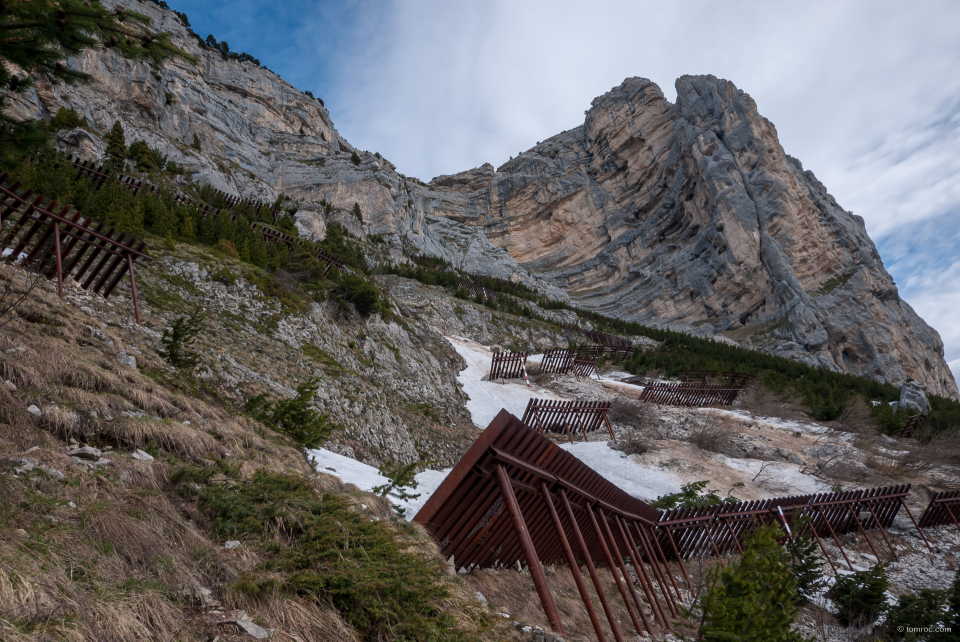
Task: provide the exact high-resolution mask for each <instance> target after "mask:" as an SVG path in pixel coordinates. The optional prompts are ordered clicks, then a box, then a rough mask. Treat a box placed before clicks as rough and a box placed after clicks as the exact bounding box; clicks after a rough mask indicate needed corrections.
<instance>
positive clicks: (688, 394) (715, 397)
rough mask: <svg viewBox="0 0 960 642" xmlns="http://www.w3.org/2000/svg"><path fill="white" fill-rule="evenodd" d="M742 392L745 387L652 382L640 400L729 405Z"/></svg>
mask: <svg viewBox="0 0 960 642" xmlns="http://www.w3.org/2000/svg"><path fill="white" fill-rule="evenodd" d="M741 392H743V388H726V387H724V386H705V385H693V384H687V383H657V382H650V383H647V384H646V385H645V387H644V389H643V392H641V393H640V399H639V400H640V401H644V402H646V403H655V404H659V405H662V406H693V407H701V406H729V405H730V404H732V403H733V402H734V401H735V400H736V399H737V396H738V395H739V394H740V393H741Z"/></svg>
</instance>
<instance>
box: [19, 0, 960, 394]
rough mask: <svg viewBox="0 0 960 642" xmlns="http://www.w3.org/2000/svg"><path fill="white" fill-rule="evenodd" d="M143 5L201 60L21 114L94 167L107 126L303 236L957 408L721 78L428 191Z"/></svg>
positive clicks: (696, 81) (861, 242) (41, 101)
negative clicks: (375, 242) (363, 242)
mask: <svg viewBox="0 0 960 642" xmlns="http://www.w3.org/2000/svg"><path fill="white" fill-rule="evenodd" d="M104 4H105V5H107V6H113V5H115V4H120V3H117V2H115V1H113V0H110V1H108V2H105V3H104ZM136 8H137V10H138V11H141V12H143V13H146V14H148V15H150V16H151V17H152V18H153V19H154V21H155V25H156V27H157V28H158V29H160V30H163V31H169V32H170V33H171V35H172V38H173V41H174V42H176V43H177V44H178V45H180V46H181V47H184V48H185V49H187V50H189V51H190V52H191V53H194V54H196V55H198V56H199V57H200V63H199V64H198V65H197V66H196V67H192V66H190V65H189V64H186V63H184V62H180V61H169V62H167V63H165V64H164V65H163V66H162V67H159V68H151V67H150V66H149V65H147V64H145V63H136V62H131V61H129V60H125V59H123V58H121V57H119V56H117V55H115V54H113V53H111V52H90V53H87V54H85V55H84V56H81V57H79V58H77V59H76V60H74V61H73V63H72V64H75V65H76V66H77V67H78V68H80V69H83V70H84V71H87V72H88V73H90V74H92V75H93V77H94V82H93V83H92V84H91V85H88V86H74V87H63V86H49V85H45V84H43V83H38V85H37V87H36V89H35V90H33V91H31V92H28V93H26V94H23V95H22V96H19V97H15V99H14V100H13V101H12V103H13V107H14V113H15V114H16V115H17V116H20V117H33V118H38V117H39V118H49V117H51V116H52V115H53V114H55V113H56V111H57V109H58V108H59V107H61V106H65V107H69V108H73V109H75V110H77V111H78V112H79V113H80V114H81V115H83V116H84V117H86V118H87V119H88V121H89V122H90V123H91V128H90V130H83V129H77V130H72V131H63V132H60V135H59V137H58V145H59V147H60V149H61V151H63V152H67V153H78V154H80V155H81V156H83V157H85V158H88V159H94V160H100V159H102V158H103V156H104V151H105V144H104V142H103V141H102V139H101V138H100V136H99V133H105V132H106V131H108V130H109V128H110V127H111V126H112V124H113V122H114V121H115V120H119V121H121V122H122V124H123V126H124V128H125V130H126V132H127V139H128V140H135V139H143V140H146V141H147V142H148V143H149V144H150V145H151V147H155V148H157V149H159V150H161V152H162V153H164V154H166V155H168V156H169V158H170V159H171V160H173V161H175V162H177V163H178V164H180V165H183V166H184V167H186V169H187V176H189V177H190V179H192V180H196V181H199V182H207V183H210V184H211V185H213V186H214V187H216V188H218V189H221V190H223V191H225V192H227V193H232V194H236V195H238V196H253V197H256V198H260V199H264V200H266V199H271V198H274V197H275V196H277V195H278V194H280V193H283V194H285V195H287V196H290V197H292V198H295V199H298V200H299V201H300V203H299V211H298V213H297V221H298V228H299V229H300V231H301V233H302V234H306V235H309V236H315V237H322V236H323V234H324V233H325V227H326V224H327V223H328V222H338V223H340V224H342V225H344V226H346V227H347V228H348V229H351V230H352V231H354V232H355V233H358V234H363V233H367V234H381V235H384V237H385V239H386V240H387V245H386V250H385V254H386V256H385V257H384V258H386V259H389V260H391V261H394V262H402V261H405V260H406V255H407V254H409V253H411V252H418V253H423V254H430V255H435V256H438V257H441V258H443V259H445V260H447V261H449V262H450V263H451V264H453V265H455V266H457V267H461V268H463V269H466V270H467V271H471V272H475V273H478V274H482V275H489V276H495V277H499V278H505V279H509V280H514V281H518V282H522V283H524V284H526V285H528V286H530V287H534V288H536V289H538V290H540V291H541V292H543V293H544V294H546V295H548V296H550V297H552V298H555V299H558V300H562V301H570V300H571V299H572V300H573V301H575V302H576V303H577V304H578V305H581V306H583V307H585V308H588V309H593V310H596V311H599V312H603V313H605V314H608V315H612V316H619V317H624V318H627V319H630V320H636V321H641V322H644V323H650V324H653V325H659V326H666V327H671V328H674V329H684V330H686V331H690V332H693V333H697V334H702V335H711V336H717V337H718V338H720V339H727V340H735V341H737V342H739V343H741V344H743V345H745V346H747V347H755V348H759V349H763V350H767V351H770V352H773V353H774V354H780V355H783V356H789V357H791V358H794V359H798V360H801V361H804V362H806V363H810V364H813V365H820V366H823V367H827V368H831V369H834V370H842V371H846V372H851V373H855V374H863V375H866V376H871V377H875V378H882V379H885V380H888V381H891V382H893V383H902V382H904V381H906V380H907V379H908V378H913V379H915V380H917V381H920V382H921V383H922V384H924V385H925V386H926V387H927V388H928V389H929V390H930V391H932V392H936V393H938V394H942V395H945V396H949V397H953V398H957V396H958V392H957V387H956V383H955V381H954V380H953V377H952V375H951V373H950V371H949V369H948V368H947V366H946V364H945V362H944V359H943V344H942V341H941V340H940V338H939V335H937V333H936V332H935V331H934V330H933V329H932V328H930V327H929V326H927V325H926V324H925V323H924V322H923V321H922V319H920V318H919V317H918V316H917V315H916V313H915V312H914V311H913V310H912V308H910V307H909V305H907V304H906V303H905V302H903V301H902V300H901V299H900V298H899V294H898V293H897V290H896V286H895V284H894V283H893V280H892V279H891V278H890V276H889V274H887V273H886V271H885V269H884V268H883V265H882V261H881V260H880V258H879V254H877V252H876V248H875V247H874V245H873V243H872V241H870V239H869V237H868V236H867V234H866V231H865V228H864V226H863V221H862V219H860V218H859V217H856V216H854V215H852V214H850V213H847V212H845V211H843V209H842V208H841V207H840V206H839V205H838V204H837V203H836V201H835V200H834V199H833V198H832V197H831V196H830V195H829V193H828V192H827V191H826V189H825V188H824V187H823V186H822V184H821V183H820V182H819V181H818V180H817V179H816V177H815V176H813V174H812V173H811V172H808V171H804V170H803V169H802V165H801V164H800V163H799V161H796V160H795V159H791V158H790V157H788V156H787V155H786V154H785V153H784V152H783V150H782V148H781V147H780V145H779V142H778V140H777V138H776V129H775V128H774V126H773V125H772V124H771V123H769V121H767V120H766V119H764V118H762V116H760V115H759V114H758V113H757V110H756V105H755V103H754V102H753V100H752V99H751V98H750V97H749V95H747V94H746V93H744V92H742V91H741V90H739V89H737V88H736V87H735V86H734V85H733V84H732V83H730V82H728V81H722V80H719V79H716V78H713V77H712V76H698V77H693V76H684V77H682V78H680V79H678V81H677V94H678V98H677V102H676V103H675V104H674V103H670V102H669V101H667V100H666V99H665V98H664V97H663V93H662V92H661V91H660V89H659V88H658V87H657V86H656V85H655V84H653V83H651V82H650V81H647V80H644V79H628V80H626V81H624V83H623V84H621V85H620V86H619V87H618V88H615V89H614V90H613V91H611V92H608V93H607V94H605V95H604V96H601V97H598V98H597V99H595V100H594V101H593V104H592V106H591V108H590V110H588V112H587V116H586V118H585V121H584V124H583V125H581V126H580V127H577V128H574V129H572V130H569V131H567V132H564V133H562V134H558V135H557V136H554V137H552V138H551V139H548V140H547V141H544V142H543V143H541V144H539V145H538V146H536V147H534V148H533V149H532V150H528V151H527V152H524V153H523V154H520V155H519V156H518V157H516V158H514V159H512V160H510V161H508V162H507V163H505V164H504V165H502V166H501V167H500V168H498V169H496V170H494V168H493V167H492V166H489V165H485V166H482V167H480V168H476V169H474V170H468V171H467V172H461V173H459V174H455V175H451V176H441V177H437V178H436V179H434V180H433V181H432V182H431V183H430V184H424V183H422V182H421V181H419V180H417V179H414V178H410V177H406V176H404V175H403V174H400V173H398V172H397V171H396V168H395V166H393V165H392V164H391V163H390V162H389V161H387V160H385V159H382V158H380V157H379V155H376V154H372V153H369V152H364V151H361V150H357V149H356V148H354V147H352V146H351V145H350V143H349V142H347V141H346V140H345V139H343V137H342V136H341V135H340V134H339V132H337V130H336V128H335V127H334V124H333V121H332V120H331V118H330V115H329V112H328V111H327V110H326V109H325V108H324V107H323V106H322V105H321V104H320V103H319V102H318V101H316V100H315V99H313V98H312V97H308V96H306V95H304V94H302V93H301V92H299V91H297V90H296V89H295V88H294V87H293V86H292V85H290V84H289V83H286V82H285V81H283V80H282V79H280V78H279V77H278V76H277V75H276V74H274V73H273V72H270V71H268V70H265V69H262V68H260V67H257V66H256V65H254V64H252V63H251V62H238V61H234V60H229V59H226V58H224V57H223V56H221V54H220V52H218V51H215V50H213V49H211V48H207V47H204V46H202V45H200V44H199V43H198V42H197V41H196V40H195V39H194V38H193V37H192V36H191V35H190V34H189V33H188V31H187V30H186V28H185V27H184V26H183V25H182V24H181V22H180V20H179V19H178V18H177V17H176V16H175V15H174V14H173V12H171V11H168V10H164V9H162V8H160V7H159V6H157V5H156V4H153V3H142V2H141V3H138V4H137V6H136ZM194 134H196V135H197V136H198V137H199V138H200V140H201V143H202V150H203V151H202V152H197V151H196V150H192V149H191V148H190V146H189V141H190V140H191V138H192V136H193V135H194ZM353 154H357V157H358V158H359V160H360V162H359V164H357V163H355V162H354V161H353V160H352V156H353ZM551 155H552V156H551ZM321 203H327V204H329V205H330V206H331V207H332V209H331V210H330V211H327V210H326V209H325V208H324V206H323V205H321ZM354 203H357V204H359V205H360V207H361V210H362V221H360V222H358V221H357V220H356V219H355V218H354V217H353V216H352V215H350V214H349V212H350V210H351V209H352V207H353V205H354Z"/></svg>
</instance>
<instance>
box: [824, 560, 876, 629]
mask: <svg viewBox="0 0 960 642" xmlns="http://www.w3.org/2000/svg"><path fill="white" fill-rule="evenodd" d="M886 590H887V570H886V566H885V565H884V564H882V563H881V564H876V565H874V567H873V568H871V569H870V570H868V571H857V572H856V573H853V574H852V575H841V576H839V577H837V579H836V581H835V582H834V584H833V588H831V589H830V592H829V593H828V594H827V595H828V596H829V597H830V599H832V600H833V601H834V602H835V603H836V605H837V610H838V611H839V612H840V616H839V620H840V623H841V624H843V625H844V626H850V625H851V624H853V625H855V626H865V625H867V624H870V623H871V622H873V621H875V620H876V619H877V618H878V617H879V616H880V614H881V613H883V612H884V611H885V610H886V608H887V598H886V594H885V592H886Z"/></svg>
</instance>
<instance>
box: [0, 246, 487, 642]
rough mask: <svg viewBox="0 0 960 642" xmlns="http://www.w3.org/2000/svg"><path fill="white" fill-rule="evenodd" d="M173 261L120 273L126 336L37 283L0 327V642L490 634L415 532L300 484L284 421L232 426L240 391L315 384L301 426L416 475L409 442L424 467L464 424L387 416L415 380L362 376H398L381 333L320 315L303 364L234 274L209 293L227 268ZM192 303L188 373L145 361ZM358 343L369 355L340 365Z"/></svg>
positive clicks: (371, 509)
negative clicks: (130, 276)
mask: <svg viewBox="0 0 960 642" xmlns="http://www.w3.org/2000/svg"><path fill="white" fill-rule="evenodd" d="M184 252H185V254H183V255H176V256H177V258H174V256H175V255H174V254H171V255H168V256H166V257H162V258H161V259H160V260H159V261H158V262H157V267H156V268H154V269H147V270H140V271H139V273H138V278H139V284H140V287H141V296H142V301H143V315H144V322H145V323H144V326H143V327H138V326H136V325H135V324H134V323H133V322H132V309H131V307H130V304H131V302H130V300H129V298H128V297H127V296H124V294H122V293H121V294H120V295H119V296H116V295H115V296H114V297H112V298H111V299H110V300H109V301H105V300H103V299H102V298H100V297H96V296H93V297H91V296H88V295H86V293H84V292H82V291H80V290H79V289H76V290H75V289H73V288H72V287H70V284H69V283H68V295H67V301H65V302H61V301H60V300H59V299H57V297H56V293H55V292H56V286H55V284H52V283H50V282H49V281H44V282H42V283H41V285H40V287H39V288H38V289H36V290H34V291H33V292H32V294H30V295H29V296H28V297H27V299H26V301H25V302H24V303H23V304H22V305H20V306H19V307H17V308H16V309H15V310H8V311H7V313H6V314H5V315H3V319H2V321H0V322H2V323H3V327H2V328H0V375H2V379H3V385H0V415H2V423H3V424H4V429H3V430H2V431H0V496H2V497H3V500H2V501H0V532H2V534H3V537H2V538H0V539H2V543H0V637H2V638H3V639H4V640H48V639H65V640H118V641H119V640H124V641H127V640H138V639H143V640H147V639H150V640H154V639H163V640H188V639H189V640H197V639H213V637H215V636H216V635H220V636H221V638H220V639H221V640H230V639H250V638H249V637H246V634H243V637H239V634H242V633H243V631H248V632H249V631H254V632H258V631H259V632H262V629H263V628H266V629H276V634H275V636H274V638H273V639H279V640H302V639H315V640H351V639H357V640H360V639H384V640H390V639H427V638H431V639H434V638H433V636H443V637H444V639H464V640H467V639H496V638H497V636H499V635H500V633H499V631H500V630H502V627H498V628H497V629H496V630H491V628H490V627H491V624H490V620H489V618H488V616H487V615H486V612H485V609H480V608H479V606H478V603H477V602H476V600H475V599H474V597H473V596H472V594H470V595H468V594H466V593H465V592H464V589H463V588H462V585H461V584H460V583H459V581H458V580H456V579H451V578H449V577H447V574H446V571H445V570H444V568H445V567H444V565H443V561H442V560H440V559H439V558H438V557H437V555H436V553H435V547H434V545H433V544H432V542H430V540H429V538H427V537H426V536H425V534H424V533H423V532H422V531H418V530H417V529H415V528H414V527H412V526H409V525H407V524H406V523H405V522H403V521H398V520H397V518H396V516H395V514H394V513H393V511H392V509H391V508H390V506H389V504H388V503H387V502H386V501H385V500H384V499H382V498H380V497H376V496H373V495H368V494H365V493H359V492H357V491H356V490H355V489H354V490H351V489H350V488H346V487H344V486H343V485H342V484H341V483H340V482H339V481H338V480H336V479H334V478H331V477H329V476H327V475H325V474H317V473H315V472H314V471H313V470H312V469H311V466H310V464H309V463H308V462H307V461H306V459H305V457H304V455H303V451H302V450H301V449H300V447H299V445H298V444H297V443H295V441H294V439H292V438H291V437H290V436H287V435H286V434H284V433H283V432H282V431H283V429H284V427H285V424H283V423H280V424H277V430H273V429H271V427H269V426H268V424H266V423H262V422H259V421H256V420H254V419H252V418H251V416H250V415H248V414H247V413H245V412H244V411H243V397H241V396H240V395H239V394H238V391H239V390H241V389H242V390H243V391H244V394H246V395H251V394H253V392H256V391H265V392H266V393H267V395H268V398H269V399H271V400H277V399H280V400H282V399H284V398H287V397H288V396H291V395H292V394H293V391H292V390H290V389H288V388H287V387H286V385H285V384H288V383H289V385H291V386H293V387H296V386H297V385H298V382H299V383H301V384H302V383H303V381H304V380H305V379H306V378H308V377H310V376H318V377H319V378H320V381H322V382H323V386H322V389H321V391H320V392H319V393H318V395H317V397H316V398H315V404H314V405H312V406H309V407H308V408H314V410H309V412H308V414H310V413H316V414H315V415H314V416H316V415H317V414H319V411H320V410H323V411H327V412H325V413H324V414H327V415H328V417H327V421H328V422H330V423H333V421H334V418H335V419H336V420H337V421H339V422H342V425H343V428H341V429H340V430H339V433H340V439H341V442H340V443H341V449H343V450H347V451H349V449H350V448H351V447H352V448H355V449H356V450H357V451H358V452H357V455H358V456H360V455H361V452H359V451H361V450H364V449H366V450H365V452H366V453H374V452H375V453H377V454H378V455H380V456H381V457H383V458H386V457H388V456H390V455H395V456H397V458H398V459H403V458H406V459H410V458H416V457H417V456H418V455H417V453H416V451H415V446H416V442H414V440H413V438H412V437H411V435H410V433H411V432H412V433H414V434H416V435H419V436H421V438H422V443H423V444H424V447H425V448H428V449H429V451H430V453H431V454H433V455H435V456H436V457H438V458H443V457H448V458H449V457H456V450H457V448H458V447H462V444H463V443H464V442H466V441H468V440H469V437H467V436H463V437H462V438H459V441H458V437H457V436H456V428H451V427H450V426H449V425H448V424H446V423H444V424H443V425H441V424H439V423H438V422H440V421H441V420H443V421H451V420H452V423H454V425H455V423H456V419H457V417H458V416H461V415H462V407H460V406H459V405H457V406H455V407H452V408H450V409H449V410H448V409H447V408H444V407H443V406H442V405H441V404H437V405H435V406H433V408H435V410H433V413H432V417H430V418H428V417H426V416H423V415H422V414H421V412H420V410H419V409H418V408H414V409H411V410H406V409H405V406H404V397H403V396H402V394H403V392H402V391H403V390H406V391H415V390H416V386H417V384H416V377H415V376H414V375H410V376H403V375H402V373H395V375H400V376H393V377H386V376H384V377H382V378H378V377H377V373H378V372H379V373H385V371H391V370H393V369H395V368H398V367H400V366H399V364H398V362H397V361H396V360H395V359H394V355H393V353H392V351H391V350H390V349H389V348H385V347H384V346H385V345H391V344H393V345H399V346H402V348H403V349H404V350H405V351H409V350H411V349H412V350H414V352H416V351H417V350H419V349H420V348H419V347H418V348H411V347H410V346H409V344H408V336H409V335H407V334H406V331H405V330H403V329H402V328H400V327H399V326H397V325H396V324H392V325H386V324H383V323H382V322H379V321H378V322H371V323H366V324H362V323H357V322H353V323H351V322H350V321H349V320H348V319H347V318H341V319H339V321H337V320H334V319H332V318H331V319H327V320H325V321H323V324H324V326H325V328H324V332H323V333H322V335H323V341H324V342H323V343H322V344H321V345H324V346H326V348H327V350H330V352H327V351H326V350H323V349H322V348H320V347H319V346H315V347H314V348H313V349H311V350H303V352H301V349H302V347H303V345H304V344H302V343H301V341H302V339H301V337H302V336H307V334H305V333H310V332H313V333H316V327H315V326H313V327H312V328H311V326H310V319H311V316H310V314H309V313H308V314H303V313H301V312H300V311H297V310H293V309H290V308H288V307H284V306H283V304H282V303H280V302H278V301H277V300H276V299H273V298H270V297H269V296H267V295H264V294H262V293H261V292H260V291H259V290H258V286H255V285H250V284H248V283H243V277H237V281H238V283H235V284H234V285H230V286H227V285H225V284H224V283H223V282H224V281H227V280H228V275H230V274H231V273H232V272H231V270H232V269H235V268H234V264H233V263H232V262H231V261H229V260H227V259H224V257H221V256H217V255H215V254H210V253H209V252H206V251H202V250H200V249H199V248H195V249H186V248H185V249H184ZM191 259H192V260H193V261H195V262H191V261H190V260H191ZM249 276H250V275H248V277H249ZM0 279H2V282H3V287H4V289H5V291H10V290H11V289H12V291H14V292H17V293H19V292H23V291H24V290H25V289H26V287H27V282H26V281H27V280H26V276H25V274H24V272H23V271H22V270H20V269H17V268H13V267H2V268H0ZM214 279H219V280H218V281H215V280H214ZM127 292H129V290H127ZM181 292H183V293H185V295H184V297H183V298H181V297H180V295H179V293H181ZM184 299H186V300H184ZM8 301H9V299H8ZM195 306H199V307H200V308H202V309H203V310H205V311H206V312H207V315H206V316H205V317H204V320H203V322H202V330H201V332H200V335H199V340H198V343H197V345H196V346H195V347H196V348H197V349H199V350H200V352H201V354H202V356H201V362H200V367H199V369H197V370H191V369H190V368H185V369H179V370H177V369H174V368H173V367H171V366H170V365H168V364H167V363H165V362H164V361H163V360H161V358H160V357H159V356H158V355H157V354H156V352H155V348H156V346H157V345H158V339H159V338H160V330H161V329H164V328H166V327H167V326H168V323H169V320H170V319H172V318H173V317H174V316H176V315H177V314H178V313H179V311H180V309H181V308H189V309H192V308H194V307H195ZM245 306H250V309H247V310H243V312H244V315H243V316H242V317H240V316H236V313H238V312H241V310H242V309H243V308H244V307H245ZM321 307H322V306H318V305H314V306H313V315H314V317H313V319H314V320H313V323H316V320H317V319H319V318H322V317H323V312H322V311H321V310H320V309H319V308H321ZM231 310H232V311H233V312H231ZM317 315H319V316H317ZM255 327H256V329H254V328H255ZM357 327H362V328H363V330H364V331H365V332H366V333H367V336H368V338H367V339H366V340H365V341H364V343H363V344H361V345H362V346H363V350H361V349H357V350H356V351H355V352H350V351H351V350H352V349H351V348H349V347H347V346H348V338H349V337H354V335H353V334H349V333H350V332H351V329H356V328H357ZM408 327H409V326H408ZM310 336H313V335H310ZM350 343H353V339H352V338H351V339H350ZM444 345H445V342H444V341H443V340H439V341H431V343H430V348H431V349H440V350H442V349H443V347H444ZM333 354H336V355H337V357H338V358H335V357H334V356H333ZM407 356H408V362H409V361H416V363H417V365H418V366H422V365H427V364H432V366H433V368H432V374H428V375H426V376H428V377H429V379H430V381H429V383H430V386H429V387H430V388H432V389H436V390H438V394H441V395H442V394H443V390H442V389H443V387H444V383H443V378H444V377H445V376H447V373H449V372H456V367H455V363H454V364H453V365H452V367H451V365H450V364H444V365H443V366H441V365H440V364H439V363H437V362H436V360H435V359H434V358H433V357H432V356H431V355H429V354H427V353H426V352H417V353H416V355H415V356H414V355H413V353H410V354H408V355H407ZM131 357H132V359H131ZM451 358H455V355H454V356H453V357H451ZM361 362H363V363H361ZM248 364H249V365H248ZM354 368H358V369H359V371H358V370H354ZM391 378H394V379H397V380H398V381H401V382H402V383H403V386H396V387H395V388H391V387H390V385H389V381H388V380H389V379H391ZM451 387H455V384H454V385H453V386H451ZM425 388H426V386H425ZM451 392H452V393H455V390H452V391H451ZM430 393H431V391H430V390H426V389H424V390H419V391H417V392H416V398H417V399H421V400H422V399H427V398H430V397H428V396H427V395H428V394H430ZM454 398H455V397H454ZM386 399H389V401H388V402H385V401H384V400H386ZM350 405H359V406H362V408H350V407H349V406H350ZM447 412H451V413H452V416H447ZM300 418H301V419H302V418H303V417H300ZM358 420H359V421H358ZM321 421H322V420H321ZM391 421H392V422H396V423H395V424H391V423H390V422H391ZM403 421H407V422H408V425H411V426H416V428H411V429H410V430H409V432H408V429H407V428H406V427H405V425H404V424H403ZM444 431H446V432H448V433H451V435H450V436H448V437H447V438H446V439H445V440H444V441H442V442H441V441H440V440H438V439H436V435H437V433H441V432H444ZM431 434H432V435H433V438H434V441H429V435H431ZM290 435H292V436H293V437H294V438H299V437H300V435H299V434H298V433H297V432H296V431H293V432H291V433H290ZM81 446H83V448H82V449H81V448H80V447H81ZM138 449H139V450H138ZM451 449H452V450H451ZM408 451H409V452H408ZM368 459H369V460H371V461H376V457H375V456H374V455H368ZM230 540H235V541H236V542H238V543H239V545H237V546H236V547H235V548H234V545H233V544H228V545H227V547H226V548H225V547H224V544H225V543H226V542H228V541H230ZM244 614H245V616H244ZM261 627H262V628H261Z"/></svg>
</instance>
